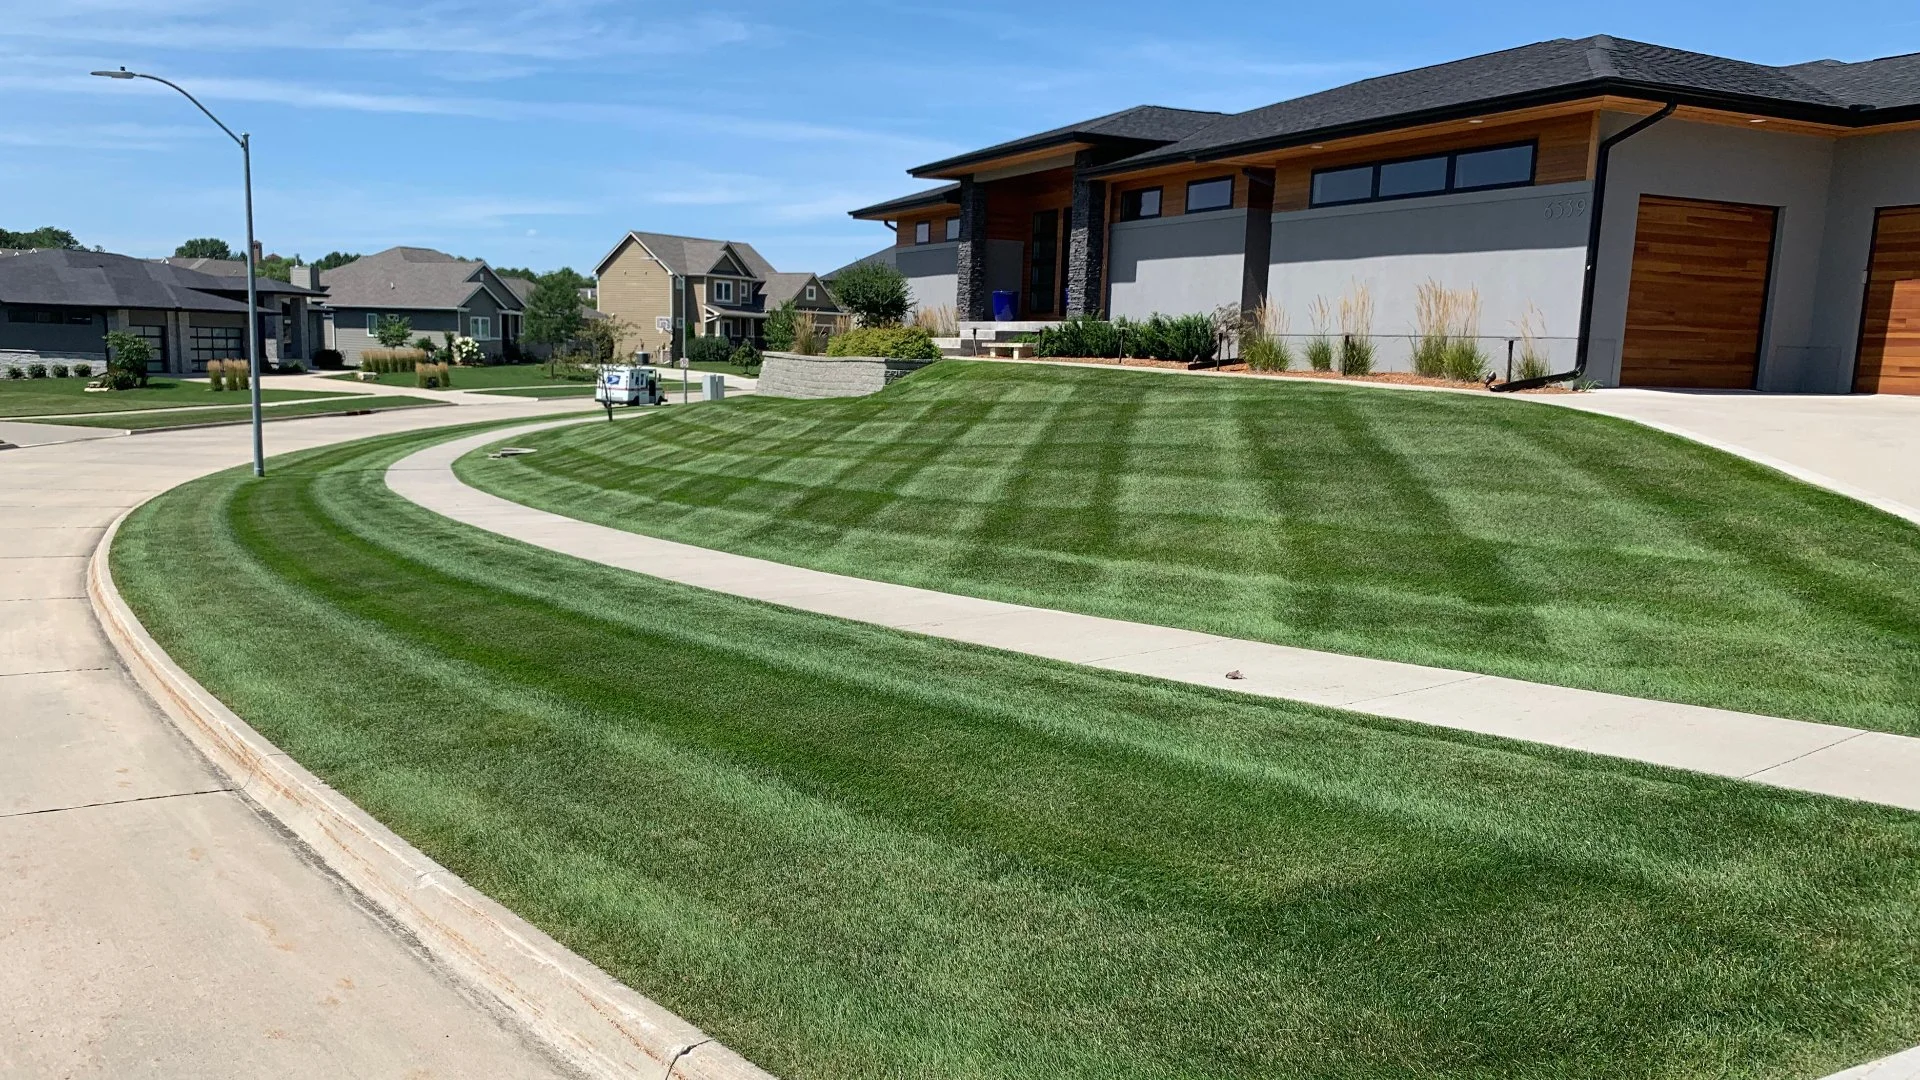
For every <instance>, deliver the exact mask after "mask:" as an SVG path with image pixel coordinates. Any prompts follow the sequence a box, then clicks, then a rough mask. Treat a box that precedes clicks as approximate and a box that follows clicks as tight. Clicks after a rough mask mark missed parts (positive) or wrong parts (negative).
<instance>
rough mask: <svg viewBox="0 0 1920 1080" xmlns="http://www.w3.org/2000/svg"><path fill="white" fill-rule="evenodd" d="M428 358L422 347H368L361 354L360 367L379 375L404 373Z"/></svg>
mask: <svg viewBox="0 0 1920 1080" xmlns="http://www.w3.org/2000/svg"><path fill="white" fill-rule="evenodd" d="M428 359H429V356H428V355H427V353H426V352H425V351H423V350H420V349H368V350H367V351H365V352H363V353H361V354H360V369H361V370H362V371H371V372H373V373H375V374H377V375H396V374H404V373H406V372H409V371H412V370H413V369H414V367H415V366H416V365H419V364H424V363H426V362H427V360H428Z"/></svg>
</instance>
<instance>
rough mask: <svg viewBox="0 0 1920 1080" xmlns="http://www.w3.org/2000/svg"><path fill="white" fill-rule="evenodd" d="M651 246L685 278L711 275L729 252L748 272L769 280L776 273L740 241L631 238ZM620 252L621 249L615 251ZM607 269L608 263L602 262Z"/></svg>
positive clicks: (658, 236) (649, 235)
mask: <svg viewBox="0 0 1920 1080" xmlns="http://www.w3.org/2000/svg"><path fill="white" fill-rule="evenodd" d="M628 235H629V236H632V237H633V238H634V239H636V240H639V241H640V242H641V243H642V244H645V245H646V246H647V250H648V251H651V252H653V256H654V258H656V259H659V260H660V261H661V262H663V263H665V264H666V266H667V269H668V270H671V271H672V272H674V273H676V274H678V275H680V276H681V277H697V276H699V275H701V274H705V273H707V272H709V271H711V270H712V269H713V267H714V265H715V264H716V263H718V262H719V261H720V257H721V255H722V254H723V253H724V252H725V251H726V250H727V249H729V248H731V249H732V250H733V251H734V252H735V253H736V254H738V255H739V256H740V261H741V262H743V263H745V264H746V268H747V272H748V273H750V274H752V275H753V276H754V277H757V278H763V279H764V278H765V277H766V276H767V275H768V274H771V273H773V272H774V269H773V264H772V263H770V262H768V261H767V260H766V259H764V258H762V257H761V255H760V253H759V252H758V251H755V250H754V249H753V245H752V244H743V243H741V242H739V241H737V240H708V239H705V238H703V237H699V236H675V235H673V234H672V233H651V232H638V231H636V232H632V233H629V234H628ZM615 250H618V249H615ZM602 262H603V265H604V260H602Z"/></svg>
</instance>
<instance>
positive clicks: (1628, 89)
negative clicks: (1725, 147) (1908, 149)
mask: <svg viewBox="0 0 1920 1080" xmlns="http://www.w3.org/2000/svg"><path fill="white" fill-rule="evenodd" d="M1599 94H1615V95H1619V96H1626V97H1634V98H1639V99H1642V100H1650V101H1677V102H1679V103H1680V104H1683V105H1698V106H1702V107H1707V108H1717V109H1730V110H1734V111H1743V112H1754V113H1759V114H1761V115H1769V116H1778V117H1781V118H1782V119H1801V120H1809V121H1815V122H1821V123H1831V124H1839V125H1844V126H1850V127H1857V126H1862V125H1865V124H1878V123H1892V122H1896V121H1900V120H1906V119H1914V118H1916V117H1920V59H1916V58H1915V57H1913V56H1904V57H1889V58H1887V59H1884V60H1871V61H1866V62H1864V63H1858V64H1843V63H1839V62H1838V61H1832V60H1825V61H1816V62H1814V63H1812V64H1799V65H1795V66H1793V67H1769V66H1767V65H1765V64H1753V63H1748V62H1746V61H1744V60H1730V59H1727V58H1726V57H1721V56H1709V55H1707V54H1705V53H1696V52H1687V51H1686V50H1683V49H1670V48H1667V47H1665V46H1663V45H1650V44H1647V43H1646V42H1641V41H1629V40H1626V39H1623V38H1613V37H1607V36H1605V35H1601V36H1597V37H1589V38H1580V39H1577V40H1576V39H1569V38H1558V39H1555V40H1553V41H1542V42H1537V43H1535V44H1532V45H1522V46H1520V47H1519V48H1515V49H1505V50H1502V51H1500V52H1492V53H1485V54H1483V55H1480V56H1472V57H1468V58H1467V59H1464V60H1455V61H1452V62H1450V63H1445V64H1436V65H1433V66H1431V67H1423V68H1416V69H1414V70H1412V71H1402V72H1397V73H1395V74H1392V75H1382V76H1380V77H1378V78H1373V79H1363V80H1361V81H1359V82H1355V83H1348V84H1347V85H1345V86H1339V87H1335V88H1334V89H1331V90H1325V91H1322V92H1320V93H1317V94H1308V95H1306V96H1305V97H1298V98H1293V99H1291V100H1288V101H1282V102H1279V103H1277V104H1273V105H1268V106H1266V107H1264V108H1259V109H1253V110H1250V111H1248V112H1243V113H1236V114H1234V115H1232V116H1227V117H1223V118H1220V119H1219V120H1217V121H1215V122H1214V123H1211V124H1208V125H1206V126H1205V127H1203V128H1200V129H1199V130H1197V131H1195V132H1193V133H1191V134H1189V135H1187V136H1185V137H1183V138H1182V139H1180V140H1179V141H1178V142H1172V143H1169V144H1167V145H1164V146H1161V147H1158V148H1155V149H1151V150H1147V151H1145V152H1143V153H1139V154H1136V155H1134V156H1132V157H1129V158H1126V159H1123V160H1121V161H1118V162H1115V163H1113V164H1111V165H1107V166H1105V167H1103V168H1101V169H1099V170H1097V171H1098V172H1100V173H1103V174H1111V173H1117V172H1125V171H1129V170H1132V169H1136V168H1140V167H1143V166H1147V165H1154V164H1164V163H1167V162H1173V161H1180V160H1205V159H1206V158H1208V157H1216V156H1225V155H1227V154H1232V153H1248V152H1253V151H1258V150H1266V149H1277V148H1281V147H1286V146H1293V145H1300V144H1305V143H1309V142H1317V141H1320V140H1323V139H1329V138H1339V137H1342V136H1346V135H1357V134H1365V133H1368V132H1373V131H1383V130H1389V129H1392V128H1396V127H1406V126H1411V125H1413V124H1419V123H1427V122H1432V121H1438V120H1445V119H1451V118H1454V117H1458V116H1470V115H1474V114H1476V113H1485V112H1493V111H1499V110H1503V109H1513V108H1523V107H1527V106H1531V105H1544V104H1552V103H1555V102H1560V101H1572V100H1576V99H1579V98H1584V97H1591V96H1595V95H1599Z"/></svg>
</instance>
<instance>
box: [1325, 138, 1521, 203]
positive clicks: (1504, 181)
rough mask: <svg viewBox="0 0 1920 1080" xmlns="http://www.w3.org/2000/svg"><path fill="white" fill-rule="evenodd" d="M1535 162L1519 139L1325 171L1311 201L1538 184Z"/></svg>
mask: <svg viewBox="0 0 1920 1080" xmlns="http://www.w3.org/2000/svg"><path fill="white" fill-rule="evenodd" d="M1533 160H1534V144H1533V143H1519V144H1515V145H1512V146H1488V147H1478V148H1475V149H1472V150H1459V151H1455V152H1453V153H1450V154H1434V155H1432V156H1429V157H1418V158H1402V159H1400V160H1397V161H1382V162H1378V163H1376V164H1372V165H1349V166H1343V167H1341V168H1338V169H1322V170H1320V171H1318V172H1316V173H1314V174H1313V189H1312V195H1311V199H1310V205H1313V206H1336V205H1339V204H1341V203H1356V202H1370V201H1372V200H1374V199H1408V198H1413V197H1415V196H1419V195H1439V194H1442V193H1444V192H1448V191H1476V190H1481V189H1485V188H1497V187H1517V186H1521V185H1525V184H1531V183H1533Z"/></svg>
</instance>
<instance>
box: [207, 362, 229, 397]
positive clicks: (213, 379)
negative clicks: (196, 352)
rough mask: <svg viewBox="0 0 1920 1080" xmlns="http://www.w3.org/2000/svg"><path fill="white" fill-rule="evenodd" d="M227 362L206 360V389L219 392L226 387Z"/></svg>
mask: <svg viewBox="0 0 1920 1080" xmlns="http://www.w3.org/2000/svg"><path fill="white" fill-rule="evenodd" d="M226 382H227V362H226V361H225V360H209V361H207V389H208V390H211V391H212V392H214V393H216V394H217V393H219V392H220V391H222V390H225V389H226V388H227V386H226Z"/></svg>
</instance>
